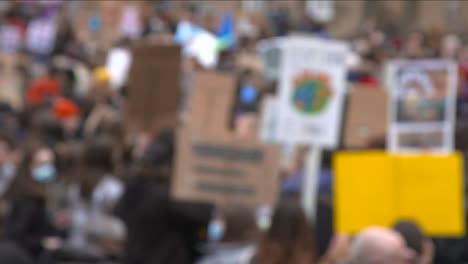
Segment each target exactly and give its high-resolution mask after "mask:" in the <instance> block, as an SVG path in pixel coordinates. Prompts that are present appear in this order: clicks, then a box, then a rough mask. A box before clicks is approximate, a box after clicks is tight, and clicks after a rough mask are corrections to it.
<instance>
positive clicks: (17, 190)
mask: <svg viewBox="0 0 468 264" xmlns="http://www.w3.org/2000/svg"><path fill="white" fill-rule="evenodd" d="M45 148H47V149H50V148H49V147H47V146H43V145H36V146H29V147H27V150H26V151H25V154H24V156H23V159H22V161H21V164H20V166H19V167H18V171H17V173H16V177H15V179H14V181H13V183H12V184H11V185H10V187H9V189H8V191H7V193H6V197H7V198H9V199H19V198H21V197H25V196H27V197H33V198H37V199H40V200H43V201H45V200H46V199H47V190H46V186H45V185H44V184H42V183H39V182H37V181H35V180H33V178H32V175H31V169H32V168H31V166H32V162H33V159H34V155H36V153H37V152H38V151H39V150H41V149H45ZM50 150H51V151H53V150H52V149H50ZM54 155H55V153H54ZM56 160H57V158H56V157H55V162H56Z"/></svg>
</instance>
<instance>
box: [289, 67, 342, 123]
mask: <svg viewBox="0 0 468 264" xmlns="http://www.w3.org/2000/svg"><path fill="white" fill-rule="evenodd" d="M332 96H333V90H332V89H331V87H330V79H329V77H328V76H327V75H326V74H323V73H309V72H305V73H302V74H300V75H298V76H297V77H296V78H294V91H293V95H292V98H291V99H292V104H293V106H294V108H295V109H296V110H297V111H299V112H301V113H304V114H308V115H315V114H319V113H321V112H322V111H323V110H325V108H326V107H327V105H328V103H329V101H330V99H331V97H332Z"/></svg>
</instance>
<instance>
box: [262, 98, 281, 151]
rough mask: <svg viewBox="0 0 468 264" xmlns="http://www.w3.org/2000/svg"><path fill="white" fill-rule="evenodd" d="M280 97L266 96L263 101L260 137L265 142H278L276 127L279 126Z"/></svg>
mask: <svg viewBox="0 0 468 264" xmlns="http://www.w3.org/2000/svg"><path fill="white" fill-rule="evenodd" d="M278 110H279V109H278V98H277V97H276V96H273V95H269V96H266V97H265V98H264V99H263V101H262V110H261V111H262V112H261V118H260V123H259V128H260V129H259V130H258V132H259V138H260V140H261V141H262V142H264V143H278V141H277V140H276V138H275V137H276V134H277V133H276V129H277V127H278V124H277V123H278Z"/></svg>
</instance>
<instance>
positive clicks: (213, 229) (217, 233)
mask: <svg viewBox="0 0 468 264" xmlns="http://www.w3.org/2000/svg"><path fill="white" fill-rule="evenodd" d="M223 236H224V225H223V223H222V222H221V221H217V220H215V221H211V223H210V224H209V225H208V240H209V241H210V242H219V241H221V239H222V238H223Z"/></svg>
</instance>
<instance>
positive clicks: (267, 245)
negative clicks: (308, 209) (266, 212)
mask: <svg viewBox="0 0 468 264" xmlns="http://www.w3.org/2000/svg"><path fill="white" fill-rule="evenodd" d="M315 251H316V249H315V240H314V232H313V230H312V227H311V226H309V225H308V224H307V220H306V217H305V214H304V212H303V211H302V208H301V207H300V206H299V204H298V203H297V202H296V201H283V202H280V204H279V205H278V206H277V208H276V210H275V213H274V214H273V219H272V225H271V227H270V229H269V231H268V232H267V233H266V234H265V235H264V237H263V239H262V240H261V242H260V245H259V248H258V254H257V263H259V264H311V263H314V262H315V258H316V253H315Z"/></svg>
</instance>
